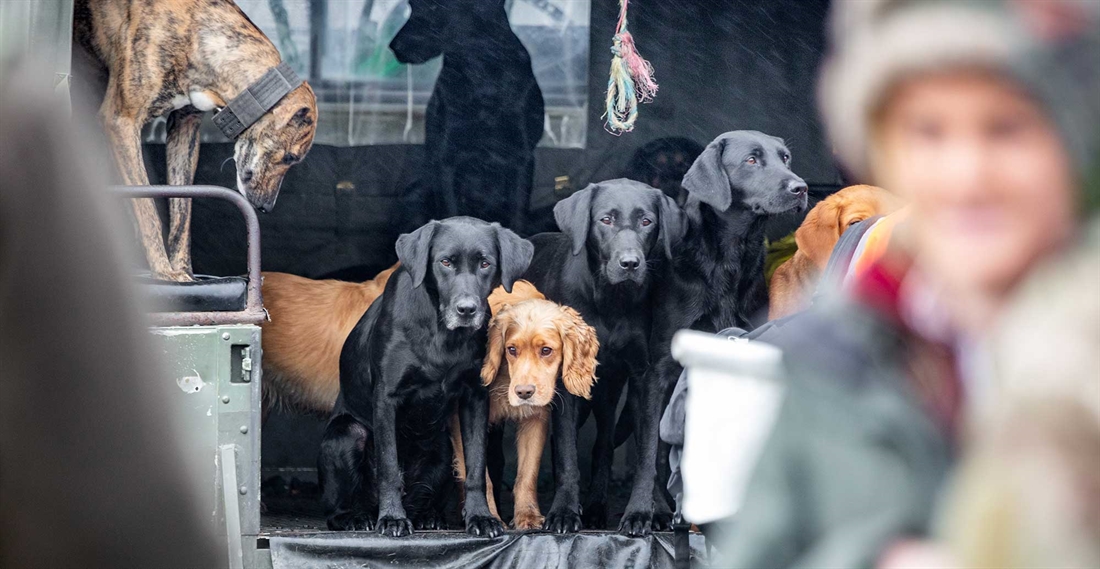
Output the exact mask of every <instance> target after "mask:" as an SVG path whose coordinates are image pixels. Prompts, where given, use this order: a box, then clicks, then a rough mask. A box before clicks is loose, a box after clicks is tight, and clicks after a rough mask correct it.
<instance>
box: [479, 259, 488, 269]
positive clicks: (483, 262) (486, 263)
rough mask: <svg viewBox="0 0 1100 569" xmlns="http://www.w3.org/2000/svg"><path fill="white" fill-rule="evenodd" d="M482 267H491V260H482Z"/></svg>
mask: <svg viewBox="0 0 1100 569" xmlns="http://www.w3.org/2000/svg"><path fill="white" fill-rule="evenodd" d="M481 268H483V269H488V268H489V261H485V260H482V261H481Z"/></svg>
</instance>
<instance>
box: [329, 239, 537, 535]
mask: <svg viewBox="0 0 1100 569" xmlns="http://www.w3.org/2000/svg"><path fill="white" fill-rule="evenodd" d="M533 253H534V247H533V246H532V245H531V243H530V242H529V241H526V240H524V239H521V238H520V237H519V236H518V235H516V234H515V233H513V232H512V231H510V230H508V229H504V228H502V227H501V226H500V225H498V224H495V223H494V224H489V223H486V222H484V221H481V220H479V219H473V218H469V217H456V218H450V219H446V220H444V221H432V222H430V223H428V224H427V225H425V226H423V227H421V228H420V229H417V230H416V231H414V232H413V233H410V234H405V235H402V236H401V237H400V238H398V240H397V257H398V259H399V260H400V261H401V268H400V269H398V270H397V271H396V272H395V273H394V274H393V277H392V278H390V280H389V282H388V283H387V284H386V289H385V291H384V292H383V293H382V296H381V297H380V298H379V299H378V300H376V301H375V302H374V303H373V304H372V305H371V306H370V308H369V309H368V310H367V312H366V314H364V315H363V317H362V319H361V320H360V321H359V323H358V324H357V325H356V326H355V328H354V329H353V330H352V332H351V334H350V335H349V336H348V339H347V340H346V341H345V343H344V349H343V351H342V352H341V354H340V396H339V397H338V398H337V401H336V407H335V408H334V409H333V414H332V418H331V419H330V420H329V423H328V426H327V427H326V429H325V433H324V438H323V440H322V442H321V452H320V458H319V459H318V475H319V478H320V481H321V491H322V498H323V500H324V505H325V515H326V517H327V521H328V527H329V529H332V530H370V529H373V527H374V526H375V525H376V524H377V528H378V530H379V532H380V533H382V534H383V535H387V536H391V537H400V536H404V535H408V534H409V533H410V532H411V531H412V529H413V527H414V526H415V527H416V528H417V529H438V528H441V527H442V526H443V508H444V506H445V505H446V501H447V497H448V495H449V490H452V489H453V488H454V485H453V480H454V477H453V473H452V470H451V456H452V455H451V443H450V438H449V437H448V420H449V418H450V416H451V414H452V413H453V412H454V411H455V408H456V406H457V408H458V412H459V415H460V417H461V419H462V442H463V448H464V449H465V458H466V469H467V472H468V474H469V475H468V476H467V479H466V506H465V511H464V512H463V515H464V517H465V522H466V531H467V532H468V533H470V534H473V535H478V536H490V537H495V536H498V535H500V534H501V533H503V531H504V528H503V526H502V525H501V524H500V522H499V521H498V520H497V519H496V518H494V517H492V515H491V514H490V513H489V507H488V503H487V501H486V498H485V444H486V432H487V431H488V418H489V398H488V391H487V390H486V389H485V387H483V386H482V385H481V379H480V377H479V373H480V371H481V363H482V360H483V359H484V357H485V344H486V340H487V323H488V320H489V304H488V302H487V298H488V296H489V293H490V292H491V291H492V290H493V289H494V288H495V287H496V286H498V285H503V287H504V288H505V290H509V291H510V290H511V288H512V283H514V282H515V281H516V279H518V278H519V276H520V275H521V274H522V273H523V272H524V271H525V270H526V269H527V266H528V265H529V264H530V262H531V256H532V254H533ZM375 507H377V510H375V509H374V508H375ZM375 511H377V514H378V515H377V517H375V516H374V515H373V514H374V512H375Z"/></svg>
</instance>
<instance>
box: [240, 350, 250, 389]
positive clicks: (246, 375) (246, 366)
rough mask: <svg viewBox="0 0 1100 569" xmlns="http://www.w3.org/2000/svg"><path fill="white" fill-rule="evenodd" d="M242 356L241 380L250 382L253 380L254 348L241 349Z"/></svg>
mask: <svg viewBox="0 0 1100 569" xmlns="http://www.w3.org/2000/svg"><path fill="white" fill-rule="evenodd" d="M241 356H242V357H241V381H243V382H245V383H248V382H250V381H252V348H251V347H246V348H244V349H243V350H241Z"/></svg>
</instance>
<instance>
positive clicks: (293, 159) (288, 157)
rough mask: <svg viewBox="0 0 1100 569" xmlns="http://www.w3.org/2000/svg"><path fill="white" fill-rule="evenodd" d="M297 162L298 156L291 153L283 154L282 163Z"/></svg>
mask: <svg viewBox="0 0 1100 569" xmlns="http://www.w3.org/2000/svg"><path fill="white" fill-rule="evenodd" d="M297 162H298V157H297V156H295V155H294V154H291V153H289V152H288V153H286V154H283V164H287V165H290V164H295V163H297Z"/></svg>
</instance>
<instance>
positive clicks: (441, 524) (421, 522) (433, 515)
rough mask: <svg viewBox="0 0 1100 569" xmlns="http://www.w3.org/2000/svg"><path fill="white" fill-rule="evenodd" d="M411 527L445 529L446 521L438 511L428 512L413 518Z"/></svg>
mask: <svg viewBox="0 0 1100 569" xmlns="http://www.w3.org/2000/svg"><path fill="white" fill-rule="evenodd" d="M413 527H414V528H416V529H418V530H432V529H447V523H446V521H444V519H443V514H441V513H440V512H430V513H427V514H424V515H422V516H417V517H416V519H415V520H413Z"/></svg>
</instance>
